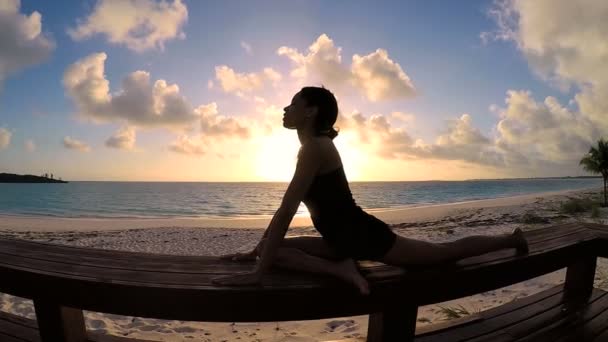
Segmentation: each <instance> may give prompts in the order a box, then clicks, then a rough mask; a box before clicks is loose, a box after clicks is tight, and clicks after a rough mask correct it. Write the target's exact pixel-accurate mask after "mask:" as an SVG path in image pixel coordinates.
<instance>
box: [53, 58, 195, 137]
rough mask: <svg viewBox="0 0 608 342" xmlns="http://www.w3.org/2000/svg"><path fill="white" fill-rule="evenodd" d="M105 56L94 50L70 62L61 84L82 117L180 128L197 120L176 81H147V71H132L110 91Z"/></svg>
mask: <svg viewBox="0 0 608 342" xmlns="http://www.w3.org/2000/svg"><path fill="white" fill-rule="evenodd" d="M106 58H107V55H106V54H105V53H94V54H91V55H89V56H87V57H85V58H83V59H80V60H78V61H77V62H75V63H74V64H72V65H70V66H69V67H68V69H67V70H66V71H65V73H64V77H63V84H64V87H65V88H66V90H67V92H68V94H69V95H70V97H71V98H72V100H73V101H74V103H75V104H76V107H77V108H78V110H79V114H80V115H81V116H82V117H85V118H89V119H92V120H93V121H95V122H121V123H126V124H129V125H132V126H136V127H166V128H175V129H182V128H186V127H189V126H191V125H192V124H193V123H194V122H195V121H196V120H198V119H200V117H199V115H198V114H197V113H196V112H195V111H194V109H193V108H192V106H191V105H190V103H189V102H188V101H187V100H186V98H185V97H184V96H182V95H181V94H180V92H179V87H178V86H177V85H176V84H168V83H167V82H166V81H165V80H157V81H155V82H154V83H152V82H151V80H150V74H149V73H148V72H146V71H135V72H133V73H131V74H129V75H128V76H127V77H126V78H125V79H124V80H123V82H122V89H121V90H120V91H118V92H115V93H114V94H110V82H109V81H108V80H107V79H106V78H105V75H104V69H105V67H104V64H105V60H106Z"/></svg>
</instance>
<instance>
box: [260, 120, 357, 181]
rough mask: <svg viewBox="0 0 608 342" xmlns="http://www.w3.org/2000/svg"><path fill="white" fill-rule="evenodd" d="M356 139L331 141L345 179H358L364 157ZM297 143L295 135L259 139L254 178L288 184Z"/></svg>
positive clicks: (284, 133)
mask: <svg viewBox="0 0 608 342" xmlns="http://www.w3.org/2000/svg"><path fill="white" fill-rule="evenodd" d="M356 138H357V137H355V136H350V135H348V134H342V133H341V134H340V136H339V137H337V138H336V139H335V140H334V143H335V145H336V148H337V149H338V151H339V153H340V158H341V159H342V164H343V165H344V171H345V172H346V175H347V176H348V180H349V181H351V180H361V177H362V176H363V175H362V171H363V168H364V166H365V164H366V160H367V158H365V154H364V153H363V151H361V150H360V149H359V148H357V147H356V146H358V144H357V143H356ZM299 148H300V142H299V141H298V138H297V136H296V134H295V133H294V132H291V131H286V130H284V131H282V132H275V133H273V134H272V135H270V136H265V137H262V138H261V139H260V140H259V143H258V151H257V154H256V157H255V161H254V163H255V170H256V177H257V178H258V179H260V180H261V181H267V182H289V181H290V180H291V178H292V177H293V173H294V171H295V168H296V162H297V154H298V150H299Z"/></svg>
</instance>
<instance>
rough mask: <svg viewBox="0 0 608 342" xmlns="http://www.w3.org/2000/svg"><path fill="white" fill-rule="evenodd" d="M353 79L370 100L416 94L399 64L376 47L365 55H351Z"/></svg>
mask: <svg viewBox="0 0 608 342" xmlns="http://www.w3.org/2000/svg"><path fill="white" fill-rule="evenodd" d="M351 72H352V76H353V81H354V82H355V84H356V85H357V86H358V87H359V88H360V89H362V90H363V91H364V93H365V94H366V96H367V98H368V99H369V100H371V101H382V100H395V99H400V98H410V97H413V96H414V95H415V94H416V91H415V89H414V85H413V84H412V81H411V80H410V78H409V77H408V76H407V75H406V74H405V72H403V69H401V66H400V65H399V64H397V63H395V62H394V61H392V60H391V59H390V58H389V57H388V52H386V50H383V49H378V50H376V51H375V52H373V53H370V54H369V55H367V56H359V55H354V56H353V64H352V68H351Z"/></svg>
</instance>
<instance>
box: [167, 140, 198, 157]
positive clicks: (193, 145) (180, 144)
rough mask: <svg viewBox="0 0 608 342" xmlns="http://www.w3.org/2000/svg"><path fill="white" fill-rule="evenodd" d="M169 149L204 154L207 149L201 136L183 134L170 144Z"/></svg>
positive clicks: (191, 153)
mask: <svg viewBox="0 0 608 342" xmlns="http://www.w3.org/2000/svg"><path fill="white" fill-rule="evenodd" d="M169 150H171V151H173V152H177V153H181V154H189V155H203V154H205V150H206V149H205V146H204V142H203V141H202V140H201V139H200V138H196V137H189V136H186V135H181V136H179V137H178V138H177V140H176V141H174V142H172V143H171V145H169Z"/></svg>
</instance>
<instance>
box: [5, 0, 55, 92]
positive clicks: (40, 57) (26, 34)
mask: <svg viewBox="0 0 608 342" xmlns="http://www.w3.org/2000/svg"><path fill="white" fill-rule="evenodd" d="M20 5H21V4H20V1H19V0H2V2H1V3H0V86H2V83H3V81H4V80H5V79H6V77H7V76H8V75H9V74H11V73H15V72H18V71H19V70H22V69H24V68H26V67H28V66H31V65H35V64H39V63H41V62H42V61H44V60H46V59H47V58H48V57H49V55H50V54H51V52H52V51H53V49H54V47H55V44H54V42H53V41H52V40H51V38H50V37H48V36H47V35H45V34H44V33H43V32H42V15H41V14H40V13H38V12H36V11H34V12H32V13H31V14H30V15H25V14H21V13H20V12H19V9H20Z"/></svg>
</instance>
